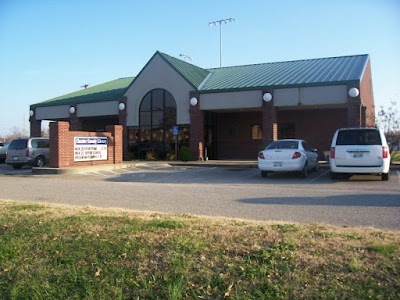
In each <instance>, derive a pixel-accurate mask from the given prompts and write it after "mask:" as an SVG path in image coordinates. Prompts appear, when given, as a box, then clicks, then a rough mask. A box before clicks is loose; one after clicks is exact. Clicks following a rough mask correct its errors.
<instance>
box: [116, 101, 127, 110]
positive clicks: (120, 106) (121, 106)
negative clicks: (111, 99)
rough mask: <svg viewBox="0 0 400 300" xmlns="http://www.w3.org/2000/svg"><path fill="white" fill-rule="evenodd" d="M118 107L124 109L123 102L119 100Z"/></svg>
mask: <svg viewBox="0 0 400 300" xmlns="http://www.w3.org/2000/svg"><path fill="white" fill-rule="evenodd" d="M118 109H119V110H124V109H125V103H123V102H121V103H120V104H118Z"/></svg>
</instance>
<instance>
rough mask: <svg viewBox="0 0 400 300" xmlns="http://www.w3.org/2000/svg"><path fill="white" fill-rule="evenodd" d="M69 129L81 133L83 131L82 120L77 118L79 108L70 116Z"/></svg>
mask: <svg viewBox="0 0 400 300" xmlns="http://www.w3.org/2000/svg"><path fill="white" fill-rule="evenodd" d="M69 128H70V130H71V131H80V130H82V120H81V119H80V118H78V116H77V108H75V112H74V113H73V114H70V115H69Z"/></svg>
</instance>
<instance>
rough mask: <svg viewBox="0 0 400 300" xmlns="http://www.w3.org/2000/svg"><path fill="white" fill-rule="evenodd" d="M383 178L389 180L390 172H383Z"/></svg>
mask: <svg viewBox="0 0 400 300" xmlns="http://www.w3.org/2000/svg"><path fill="white" fill-rule="evenodd" d="M382 180H383V181H388V180H389V173H382Z"/></svg>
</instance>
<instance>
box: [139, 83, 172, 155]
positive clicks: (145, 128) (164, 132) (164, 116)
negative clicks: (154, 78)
mask: <svg viewBox="0 0 400 300" xmlns="http://www.w3.org/2000/svg"><path fill="white" fill-rule="evenodd" d="M174 125H176V103H175V99H174V97H173V96H172V95H171V93H170V92H168V91H167V90H164V89H154V90H152V91H150V92H148V93H147V94H146V95H145V96H144V98H143V100H142V102H141V104H140V108H139V130H138V136H137V138H138V152H139V153H138V155H139V158H142V159H144V158H145V159H165V158H166V157H167V154H168V153H171V152H174V136H173V134H172V127H173V126H174Z"/></svg>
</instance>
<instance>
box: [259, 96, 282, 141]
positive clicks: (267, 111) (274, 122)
mask: <svg viewBox="0 0 400 300" xmlns="http://www.w3.org/2000/svg"><path fill="white" fill-rule="evenodd" d="M266 92H269V93H271V94H273V93H272V91H264V92H263V93H266ZM260 98H261V99H262V96H261V97H260ZM262 132H263V143H264V145H269V144H270V143H271V142H273V141H276V140H277V139H278V119H277V111H276V107H275V106H274V100H271V101H269V102H265V101H263V102H262Z"/></svg>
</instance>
